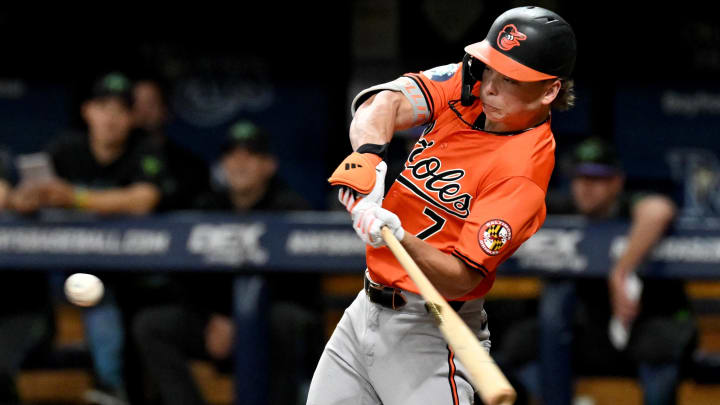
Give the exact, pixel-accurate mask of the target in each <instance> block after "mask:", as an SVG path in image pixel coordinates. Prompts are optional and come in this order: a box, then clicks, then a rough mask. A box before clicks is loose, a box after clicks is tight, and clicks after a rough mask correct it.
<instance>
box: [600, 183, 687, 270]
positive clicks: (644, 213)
mask: <svg viewBox="0 0 720 405" xmlns="http://www.w3.org/2000/svg"><path fill="white" fill-rule="evenodd" d="M675 211H676V208H675V204H673V202H672V201H671V200H670V199H668V198H666V197H663V196H659V195H654V196H648V197H645V198H643V199H642V200H641V201H639V202H637V203H636V204H635V206H634V207H633V210H632V223H631V225H630V232H629V234H628V239H627V246H626V248H625V251H624V252H623V253H622V255H620V257H619V258H618V260H617V262H616V263H615V266H614V268H613V270H614V271H621V272H629V271H633V270H634V269H635V268H636V267H638V266H639V265H640V263H642V262H643V260H645V258H646V257H647V255H648V254H649V253H650V251H651V250H652V248H653V247H654V246H655V244H656V243H657V242H658V241H659V240H660V239H662V237H663V235H664V234H665V231H666V230H667V227H668V226H669V225H670V223H671V222H672V221H673V219H674V218H675Z"/></svg>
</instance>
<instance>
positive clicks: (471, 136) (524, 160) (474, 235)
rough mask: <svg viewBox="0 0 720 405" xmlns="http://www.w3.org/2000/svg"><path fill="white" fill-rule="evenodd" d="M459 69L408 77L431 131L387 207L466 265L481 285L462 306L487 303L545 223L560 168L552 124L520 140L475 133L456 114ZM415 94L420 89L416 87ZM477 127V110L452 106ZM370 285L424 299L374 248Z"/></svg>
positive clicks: (415, 231)
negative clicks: (507, 266) (498, 277)
mask: <svg viewBox="0 0 720 405" xmlns="http://www.w3.org/2000/svg"><path fill="white" fill-rule="evenodd" d="M461 76H462V75H461V64H453V65H447V66H442V67H439V68H435V69H432V70H430V71H427V72H422V73H420V74H407V75H405V77H407V78H409V79H411V80H405V81H404V83H405V84H406V91H407V93H406V94H409V95H422V97H418V96H414V97H410V96H408V99H409V100H410V101H411V102H412V103H414V104H415V105H414V107H415V111H419V112H421V113H423V112H426V113H427V117H428V118H429V119H426V120H425V122H431V123H430V125H429V126H428V128H427V130H426V133H425V134H424V135H423V136H422V137H421V138H420V139H419V140H418V142H417V143H416V144H415V146H414V148H413V149H412V151H411V152H410V154H409V156H408V158H407V161H406V162H405V168H404V170H403V171H402V173H401V174H400V175H399V176H398V178H397V180H396V181H395V183H393V185H392V187H391V188H390V190H389V191H388V193H387V195H386V197H385V200H384V202H383V207H384V208H386V209H388V210H390V211H392V212H394V213H395V214H397V215H398V217H400V220H401V221H402V225H403V228H404V229H405V231H406V232H409V233H412V234H414V235H417V236H418V237H419V238H421V239H424V240H425V241H426V242H427V243H429V244H430V245H432V246H434V247H436V248H438V249H440V250H441V251H443V252H445V253H447V254H451V255H453V256H455V257H457V258H458V259H460V260H462V261H463V262H464V263H465V264H466V265H467V266H468V267H469V268H471V269H473V270H474V271H478V272H480V273H482V274H483V276H485V277H484V279H483V281H482V282H481V283H480V284H479V285H478V286H477V287H476V288H475V289H474V290H473V291H471V292H470V293H469V294H467V295H466V296H465V297H462V298H460V300H468V299H474V298H479V297H482V296H483V295H485V294H486V293H487V292H488V290H490V288H491V287H492V284H493V282H494V280H495V272H496V269H497V267H498V265H499V264H500V263H502V262H503V261H504V260H506V259H507V258H508V257H510V255H512V254H513V252H515V250H517V248H518V247H519V246H520V245H521V244H522V243H523V242H525V241H526V240H527V239H528V238H529V237H530V236H532V235H533V234H534V233H535V232H536V231H537V230H538V229H539V228H540V226H542V224H543V222H544V221H545V194H546V192H547V186H548V182H549V181H550V175H551V173H552V170H553V167H554V164H555V155H554V152H555V140H554V138H553V134H552V132H551V130H550V121H549V120H547V121H545V122H544V123H542V124H540V125H539V126H537V127H534V128H532V129H529V130H526V131H521V132H518V133H516V134H511V135H508V134H496V133H490V132H484V131H479V130H475V129H472V128H471V127H470V126H469V125H467V124H466V123H464V122H462V121H461V120H460V119H459V118H458V116H457V115H456V114H455V112H453V111H452V109H451V108H450V107H449V103H450V102H452V101H453V100H458V99H460V91H461ZM413 86H415V87H413ZM453 105H454V107H455V108H456V109H457V111H458V112H459V113H460V114H462V117H463V119H464V120H465V121H468V122H470V123H472V122H474V121H475V119H476V118H477V117H478V115H480V113H481V112H482V104H481V103H480V102H475V103H474V104H473V105H472V106H469V107H464V106H462V105H461V104H460V103H459V102H457V103H455V102H453ZM366 259H367V265H368V269H369V270H370V273H371V276H372V279H373V280H375V281H376V282H378V283H382V284H385V285H391V286H395V287H398V288H402V289H404V290H408V291H412V292H415V293H417V292H418V290H417V287H416V286H415V284H414V283H413V282H412V280H411V279H410V278H409V276H408V275H407V273H406V272H405V271H404V270H403V268H402V266H400V264H399V263H398V262H397V260H395V258H394V257H393V255H392V253H391V252H390V250H389V249H388V248H387V247H382V248H378V249H375V248H372V247H370V246H368V247H367V251H366Z"/></svg>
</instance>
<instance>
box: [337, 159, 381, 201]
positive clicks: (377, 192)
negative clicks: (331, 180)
mask: <svg viewBox="0 0 720 405" xmlns="http://www.w3.org/2000/svg"><path fill="white" fill-rule="evenodd" d="M386 173H387V163H385V162H384V161H380V163H378V165H377V166H375V176H376V177H375V186H373V189H372V190H371V191H370V193H369V194H358V192H357V191H355V190H353V189H351V188H350V187H340V190H338V200H340V203H342V205H344V206H345V209H347V210H348V212H352V210H353V208H355V206H356V205H357V204H358V203H360V201H363V200H368V201H373V202H376V203H378V204H381V203H382V200H383V196H384V194H385V174H386Z"/></svg>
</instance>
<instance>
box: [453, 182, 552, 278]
mask: <svg viewBox="0 0 720 405" xmlns="http://www.w3.org/2000/svg"><path fill="white" fill-rule="evenodd" d="M544 221H545V192H544V191H543V190H542V189H541V188H540V187H539V186H538V185H537V184H535V183H534V182H532V181H531V180H530V179H528V178H526V177H511V178H508V179H505V180H502V181H500V182H498V183H496V184H493V185H490V186H489V187H487V189H485V190H483V191H482V192H481V193H480V194H479V195H478V198H477V199H476V200H475V202H474V204H473V205H472V208H471V212H470V215H469V216H468V218H467V219H466V220H465V223H464V225H463V227H462V229H461V231H460V235H459V237H458V238H457V242H456V244H455V246H454V248H453V251H452V254H453V256H455V257H457V258H458V259H460V260H462V261H463V262H464V263H465V264H466V265H467V266H468V267H470V268H472V269H474V270H476V271H479V272H480V273H482V274H483V275H484V276H486V277H487V276H489V275H490V274H491V273H494V272H495V270H496V269H497V266H498V265H499V264H500V263H502V262H503V261H505V260H506V259H507V258H508V257H510V256H511V255H512V254H513V253H514V252H515V250H517V248H519V247H520V245H522V244H523V242H525V241H526V240H528V239H529V238H530V237H531V236H532V235H533V234H534V233H535V232H537V230H538V229H540V227H541V226H542V224H543V222H544ZM481 287H482V285H481V286H478V288H481Z"/></svg>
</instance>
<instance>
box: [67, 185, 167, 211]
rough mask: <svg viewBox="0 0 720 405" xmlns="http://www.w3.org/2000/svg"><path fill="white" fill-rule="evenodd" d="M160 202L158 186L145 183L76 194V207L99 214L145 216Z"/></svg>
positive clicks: (80, 191)
mask: <svg viewBox="0 0 720 405" xmlns="http://www.w3.org/2000/svg"><path fill="white" fill-rule="evenodd" d="M159 201H160V191H159V190H158V189H157V187H156V186H154V185H151V184H148V183H143V184H136V185H132V186H129V187H124V188H114V189H108V190H92V191H82V190H76V192H75V204H74V205H75V207H76V208H78V209H82V210H85V211H90V212H95V213H98V214H130V215H143V214H148V213H150V212H152V210H153V209H154V208H155V206H156V205H157V204H158V202H159Z"/></svg>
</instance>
